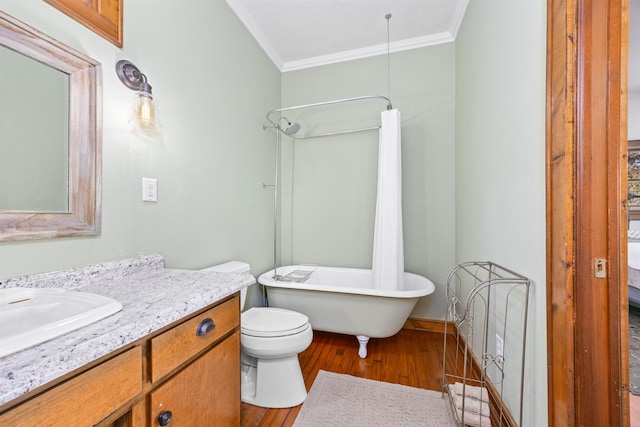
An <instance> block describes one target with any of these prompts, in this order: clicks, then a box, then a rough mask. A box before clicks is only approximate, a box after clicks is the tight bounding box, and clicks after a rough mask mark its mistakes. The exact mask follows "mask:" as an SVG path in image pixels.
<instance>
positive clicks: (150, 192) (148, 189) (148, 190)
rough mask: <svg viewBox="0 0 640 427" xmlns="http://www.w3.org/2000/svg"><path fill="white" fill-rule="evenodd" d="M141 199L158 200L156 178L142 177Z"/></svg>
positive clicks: (147, 200)
mask: <svg viewBox="0 0 640 427" xmlns="http://www.w3.org/2000/svg"><path fill="white" fill-rule="evenodd" d="M142 201H143V202H157V201H158V180H157V179H153V178H142Z"/></svg>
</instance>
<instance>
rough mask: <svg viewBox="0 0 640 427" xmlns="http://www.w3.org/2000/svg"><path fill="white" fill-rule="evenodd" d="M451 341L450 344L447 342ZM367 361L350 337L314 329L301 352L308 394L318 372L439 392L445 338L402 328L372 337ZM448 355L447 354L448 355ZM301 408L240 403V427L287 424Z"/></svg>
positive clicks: (354, 340) (353, 338) (293, 419)
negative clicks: (394, 332) (309, 342)
mask: <svg viewBox="0 0 640 427" xmlns="http://www.w3.org/2000/svg"><path fill="white" fill-rule="evenodd" d="M451 341H453V340H451ZM368 350H369V355H368V357H367V358H366V359H361V358H360V357H359V356H358V341H357V340H356V338H355V337H353V336H347V335H340V334H332V333H327V332H318V331H314V338H313V342H312V343H311V345H310V346H309V348H308V349H307V350H305V351H304V352H302V353H300V355H299V358H300V366H301V368H302V374H303V376H304V380H305V384H306V385H307V390H309V389H310V388H311V385H312V384H313V381H314V380H315V378H316V375H317V374H318V371H319V370H320V369H322V370H325V371H331V372H337V373H340V374H349V375H353V376H357V377H362V378H368V379H373V380H378V381H386V382H391V383H398V384H403V385H408V386H412V387H420V388H425V389H429V390H438V391H439V390H440V382H441V381H440V378H441V377H442V356H443V334H442V333H439V332H430V331H425V330H416V329H402V330H401V331H400V332H399V333H398V334H396V335H395V336H393V337H390V338H383V339H372V340H371V341H369V345H368ZM448 355H449V353H447V356H448ZM301 407H302V405H299V406H296V407H294V408H288V409H265V408H260V407H257V406H253V405H249V404H246V403H243V404H242V409H241V411H242V412H241V425H242V426H243V427H258V426H259V427H266V426H269V427H274V426H282V427H286V426H291V425H292V424H293V422H294V421H295V419H296V416H297V415H298V412H300V408H301Z"/></svg>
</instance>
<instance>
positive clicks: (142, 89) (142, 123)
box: [116, 59, 162, 134]
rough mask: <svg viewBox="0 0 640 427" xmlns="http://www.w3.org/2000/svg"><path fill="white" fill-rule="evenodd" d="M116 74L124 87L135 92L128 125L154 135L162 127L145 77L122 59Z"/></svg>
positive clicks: (136, 68)
mask: <svg viewBox="0 0 640 427" xmlns="http://www.w3.org/2000/svg"><path fill="white" fill-rule="evenodd" d="M116 74H117V75H118V78H119V79H120V81H121V82H122V83H124V85H125V86H126V87H128V88H129V89H131V90H135V91H136V95H137V96H136V97H135V100H134V104H133V112H132V117H131V120H130V121H129V123H130V124H131V126H133V128H134V129H135V130H137V131H140V132H142V133H144V134H156V133H159V132H160V128H161V127H162V126H161V124H160V118H159V116H158V107H157V106H156V104H155V103H154V102H153V95H152V93H151V85H150V84H149V83H148V82H147V76H145V75H144V74H142V73H141V72H140V70H139V69H138V67H136V66H135V65H133V64H132V63H131V62H129V61H127V60H125V59H123V60H120V61H118V62H117V63H116Z"/></svg>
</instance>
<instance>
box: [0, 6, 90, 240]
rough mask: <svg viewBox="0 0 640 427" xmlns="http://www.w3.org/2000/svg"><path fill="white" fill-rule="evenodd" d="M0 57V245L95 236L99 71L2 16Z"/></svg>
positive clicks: (81, 56) (78, 55)
mask: <svg viewBox="0 0 640 427" xmlns="http://www.w3.org/2000/svg"><path fill="white" fill-rule="evenodd" d="M0 50H2V53H0V54H4V55H5V56H3V58H4V59H3V60H2V62H1V64H2V66H0V90H1V89H2V87H3V86H2V85H4V88H5V90H4V93H3V95H2V99H3V101H2V102H0V117H3V122H4V123H2V124H0V158H2V159H3V162H4V163H3V164H4V167H3V170H4V174H0V192H1V193H2V195H3V196H4V197H0V240H5V241H6V240H27V239H44V238H54V237H69V236H86V235H96V234H99V233H100V213H101V210H100V207H101V206H100V202H101V200H100V199H101V194H100V185H101V161H102V160H101V149H102V143H101V136H102V68H101V65H100V64H99V63H98V62H96V61H94V60H93V59H91V58H89V57H87V56H86V55H84V54H82V53H80V52H78V51H76V50H74V49H72V48H70V47H68V46H66V45H64V44H62V43H60V42H58V41H56V40H54V39H53V38H51V37H49V36H47V35H45V34H43V33H41V32H39V31H38V30H36V29H34V28H32V27H30V26H28V25H26V24H25V23H23V22H20V21H19V20H17V19H15V18H13V17H11V16H9V15H7V14H5V13H3V12H2V11H0ZM7 58H9V59H7ZM14 59H15V61H14ZM50 76H51V77H50ZM11 87H13V88H16V89H15V90H10V88H11ZM49 89H51V90H49ZM50 92H51V93H50ZM11 97H13V98H11ZM21 108H22V111H23V114H22V115H20V113H19V110H20V109H21ZM3 109H4V111H3ZM32 129H36V130H37V132H35V133H32ZM38 132H39V133H38ZM54 141H57V142H56V143H57V144H58V146H57V147H56V148H52V146H51V144H53V143H54ZM55 159H59V160H58V161H55ZM38 162H40V163H38ZM58 162H59V163H58ZM52 163H55V164H56V166H53V165H52ZM49 169H52V170H53V171H52V172H51V174H49V173H45V170H49ZM51 181H61V182H59V184H58V185H57V187H55V188H58V189H60V190H58V189H50V188H49V187H48V185H49V184H50V183H51ZM43 188H44V190H43ZM52 188H53V187H52ZM36 189H39V190H40V191H41V193H42V194H39V193H38V191H36ZM52 192H54V193H56V194H57V193H58V192H59V193H60V195H58V196H52V195H51V194H50V193H52ZM46 198H51V199H53V201H51V202H50V203H49V204H47V203H45V204H43V205H39V201H40V199H46ZM35 199H38V200H35ZM36 202H38V203H36Z"/></svg>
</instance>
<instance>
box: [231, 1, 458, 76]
mask: <svg viewBox="0 0 640 427" xmlns="http://www.w3.org/2000/svg"><path fill="white" fill-rule="evenodd" d="M226 2H227V4H228V5H229V7H230V8H231V9H232V10H233V11H234V12H235V14H236V16H238V19H240V21H241V22H242V23H243V24H244V26H245V27H247V30H249V33H250V34H251V35H252V36H253V38H254V39H255V40H256V41H257V42H258V45H260V47H261V48H262V50H263V51H264V52H265V54H266V55H267V56H268V57H269V59H271V61H272V62H273V63H274V65H275V66H276V67H277V68H278V70H280V72H287V71H295V70H302V69H305V68H312V67H319V66H321V65H328V64H335V63H338V62H346V61H352V60H355V59H363V58H368V57H371V56H377V55H383V54H386V53H387V49H388V51H389V52H391V53H394V52H401V51H404V50H410V49H417V48H421V47H427V46H434V45H438V44H443V43H449V42H452V41H455V39H456V36H457V34H458V31H459V30H460V26H461V25H462V21H463V19H464V15H465V12H466V10H467V6H468V4H469V0H459V1H458V3H457V6H456V10H455V11H454V15H453V19H452V20H451V25H450V27H449V31H445V32H442V33H437V34H431V35H428V36H424V37H416V38H411V39H405V40H400V41H396V42H393V43H391V44H390V45H389V46H388V47H387V44H386V43H384V44H379V45H375V46H368V47H365V48H361V49H354V50H348V51H343V52H337V53H333V54H329V55H320V56H315V57H312V58H305V59H301V60H296V61H288V62H285V61H284V60H283V59H282V57H281V56H280V55H279V54H278V51H277V50H276V49H275V48H274V47H273V45H272V44H271V43H270V42H269V39H268V38H267V36H266V35H265V34H264V33H263V32H262V30H261V29H260V26H259V25H258V24H257V23H256V22H255V20H253V19H252V18H251V14H250V13H249V11H248V10H247V9H246V7H244V5H243V4H242V2H241V1H239V0H226Z"/></svg>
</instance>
